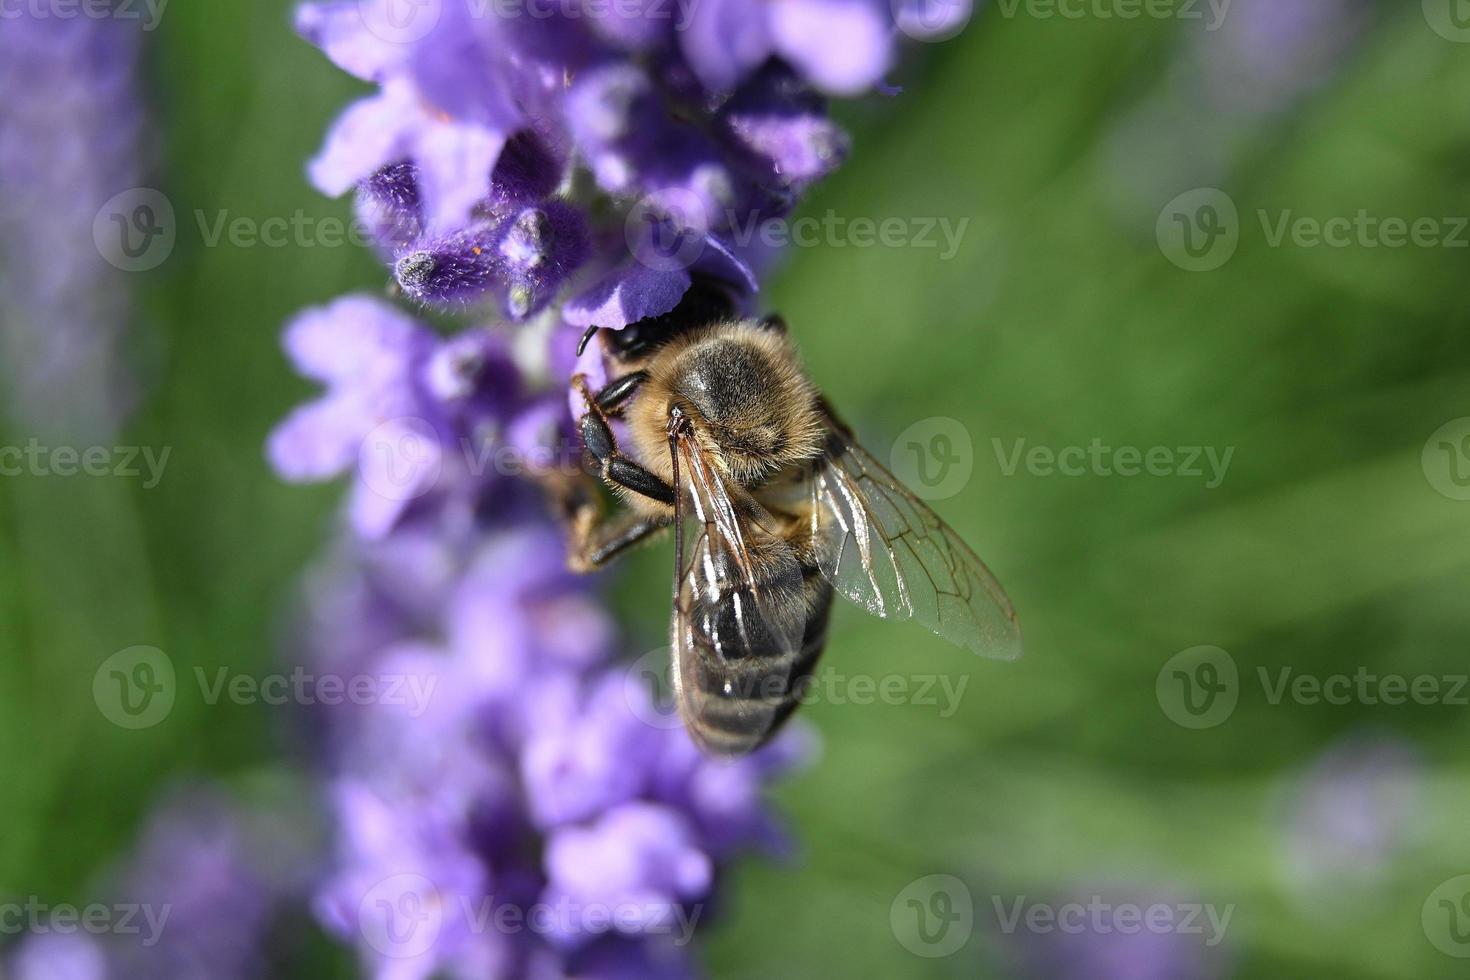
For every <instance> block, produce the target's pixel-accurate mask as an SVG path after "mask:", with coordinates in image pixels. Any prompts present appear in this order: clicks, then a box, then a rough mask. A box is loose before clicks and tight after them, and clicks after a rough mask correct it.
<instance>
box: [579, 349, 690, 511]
mask: <svg viewBox="0 0 1470 980" xmlns="http://www.w3.org/2000/svg"><path fill="white" fill-rule="evenodd" d="M629 377H630V378H632V377H637V376H636V375H629ZM642 380H643V379H642V378H638V379H637V380H636V381H634V382H631V383H625V382H624V381H623V380H622V379H620V380H618V381H615V382H613V383H612V385H609V386H608V389H604V394H606V393H607V392H608V391H609V390H611V391H612V392H613V393H614V397H611V398H599V397H597V396H594V395H592V394H591V393H590V392H589V391H588V390H587V379H586V378H584V377H583V376H582V375H580V374H579V375H577V376H576V377H575V378H574V379H573V383H574V384H576V385H577V387H578V390H579V391H580V392H581V393H582V397H583V398H584V399H585V400H586V402H587V404H588V405H590V406H592V410H591V411H589V412H587V413H586V414H584V415H583V416H582V420H581V423H580V425H579V428H580V429H581V432H582V445H583V446H584V447H585V448H586V450H587V452H588V454H589V455H590V456H591V457H592V460H593V462H594V463H596V464H597V469H598V475H599V476H601V477H602V479H603V481H604V482H606V483H607V484H608V485H609V486H612V487H614V488H617V487H621V488H622V489H624V490H629V491H632V492H633V493H636V494H640V495H641V496H644V497H647V498H648V499H650V500H656V501H658V502H659V503H663V504H668V505H670V506H673V504H674V500H675V495H674V488H673V487H671V486H669V484H668V483H666V482H664V481H663V480H661V479H660V478H659V477H657V476H656V475H654V474H653V473H650V472H649V471H648V470H647V469H645V468H644V467H643V466H641V465H639V464H638V463H635V462H634V461H633V460H631V459H629V458H628V457H627V456H624V455H623V453H622V451H621V450H619V449H618V441H617V437H616V436H614V435H613V430H612V426H611V425H609V424H608V420H607V419H608V416H607V411H608V409H606V408H604V407H603V401H604V400H606V401H608V402H609V403H610V404H611V406H612V407H614V408H615V407H617V406H618V405H621V404H622V403H623V402H625V401H626V400H627V399H628V397H629V396H631V394H632V392H633V390H636V388H637V386H638V384H641V383H642ZM624 385H626V386H625V387H619V386H624Z"/></svg>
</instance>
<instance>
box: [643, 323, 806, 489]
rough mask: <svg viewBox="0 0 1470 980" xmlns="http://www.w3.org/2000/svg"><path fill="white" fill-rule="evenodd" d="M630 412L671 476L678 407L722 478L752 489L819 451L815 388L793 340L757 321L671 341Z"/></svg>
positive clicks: (648, 456) (647, 458)
mask: <svg viewBox="0 0 1470 980" xmlns="http://www.w3.org/2000/svg"><path fill="white" fill-rule="evenodd" d="M647 370H648V381H647V382H646V383H645V384H644V386H643V388H642V389H641V390H640V391H639V392H638V397H637V398H636V399H635V400H634V404H633V406H632V408H631V410H630V412H629V415H628V422H629V427H630V435H631V436H632V440H633V443H634V446H635V447H636V449H637V451H638V454H639V457H640V459H641V460H642V462H643V464H644V465H645V466H647V467H648V468H649V469H651V470H653V471H654V472H655V473H657V474H658V475H659V476H661V477H662V478H664V479H665V480H670V481H671V480H672V477H673V468H672V465H671V463H670V460H669V449H668V445H669V444H668V423H669V417H670V413H671V411H672V410H673V408H674V406H676V405H677V406H678V407H679V408H680V409H682V410H683V411H684V413H685V414H686V415H687V416H688V417H689V418H690V420H691V422H692V423H693V429H694V438H695V439H696V440H698V442H699V445H700V448H701V449H702V450H703V451H704V454H705V456H706V457H707V458H708V459H709V460H710V461H711V463H712V465H713V466H715V467H716V468H717V469H718V470H719V472H720V475H721V476H723V477H724V478H725V479H727V480H730V481H733V482H735V483H736V484H739V485H741V486H744V487H747V488H750V487H756V486H759V485H760V484H762V483H764V482H765V481H766V480H767V479H769V478H770V477H771V476H772V475H774V474H775V473H777V472H779V471H780V470H782V469H784V468H786V467H788V466H792V465H796V464H800V463H803V462H805V461H807V460H810V459H813V458H815V457H817V456H818V455H820V454H821V451H822V444H823V438H824V436H825V429H824V427H823V425H822V416H821V412H820V410H819V409H818V395H817V390H816V388H815V386H813V384H812V383H811V381H810V379H808V378H807V376H806V373H805V372H804V371H803V370H802V367H801V362H800V360H799V359H798V357H797V354H796V351H795V349H794V348H793V347H792V345H791V343H790V341H789V340H788V339H787V338H786V337H785V336H784V335H782V334H778V333H775V332H774V331H771V330H767V329H764V328H762V327H760V326H758V325H756V324H753V323H724V324H716V325H714V326H711V327H709V328H708V329H705V330H700V331H697V332H695V333H692V334H690V335H689V336H686V337H681V338H679V339H678V340H676V341H674V342H672V343H671V344H669V345H668V346H667V347H666V348H664V349H663V350H660V351H659V352H658V354H657V355H656V356H655V357H654V358H653V360H652V361H650V362H649V365H648V368H647Z"/></svg>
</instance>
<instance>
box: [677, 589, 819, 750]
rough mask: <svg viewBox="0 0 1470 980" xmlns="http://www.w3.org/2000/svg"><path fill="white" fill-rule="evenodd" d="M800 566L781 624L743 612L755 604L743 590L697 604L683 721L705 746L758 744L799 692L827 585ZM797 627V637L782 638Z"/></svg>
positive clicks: (812, 655) (814, 652)
mask: <svg viewBox="0 0 1470 980" xmlns="http://www.w3.org/2000/svg"><path fill="white" fill-rule="evenodd" d="M802 571H803V582H802V585H801V594H800V595H793V596H790V597H789V600H788V601H789V605H790V607H791V609H792V612H793V615H794V616H795V617H796V620H794V621H792V622H788V623H786V624H775V625H773V624H766V623H758V622H753V621H752V620H753V619H754V617H748V616H744V613H745V612H746V611H747V610H750V609H753V608H754V605H753V601H752V598H751V596H750V595H749V590H748V589H737V590H733V592H732V593H731V594H728V595H726V596H725V597H723V598H722V599H719V600H715V601H712V602H701V603H697V604H696V606H695V610H694V623H695V629H694V634H695V635H694V644H693V646H694V648H695V651H696V656H695V657H694V658H693V661H694V662H693V663H691V664H689V665H688V667H687V670H686V671H685V672H684V673H685V678H686V681H685V683H686V684H687V685H689V686H690V687H691V688H692V690H690V691H688V692H687V693H688V695H689V696H688V697H686V699H685V703H686V707H687V708H688V709H689V710H688V717H687V718H686V721H687V722H688V724H689V729H690V732H691V733H692V734H693V735H694V737H695V739H696V741H698V742H700V743H701V744H702V745H703V746H704V747H705V748H706V749H708V750H709V751H712V752H717V753H721V754H726V755H738V754H742V753H745V752H749V751H751V750H752V749H755V748H757V747H758V746H760V745H761V744H762V743H763V742H765V741H766V740H768V739H769V738H770V737H771V736H772V735H774V734H775V733H776V732H777V731H778V730H779V729H780V727H781V725H782V724H783V723H784V722H785V721H786V719H787V718H788V717H789V716H790V715H791V713H792V712H793V711H794V710H796V708H797V707H798V706H799V705H800V704H801V702H802V700H803V699H804V697H805V694H806V692H807V689H808V687H809V685H810V678H811V675H812V671H813V669H814V668H815V667H816V663H817V660H818V658H819V657H820V656H821V654H822V650H823V648H824V647H825V646H826V643H827V620H828V616H829V613H830V611H831V606H832V589H831V587H830V586H829V585H828V584H827V583H826V582H825V581H824V580H823V579H822V577H821V574H820V572H819V571H818V570H817V568H816V567H815V566H812V567H810V568H803V570H802ZM742 592H744V593H746V594H745V595H741V594H740V593H742ZM742 617H744V618H742ZM742 627H743V628H742ZM798 630H799V631H800V638H801V639H800V643H799V644H796V643H793V642H792V641H791V639H787V637H791V638H792V639H794V637H795V636H796V634H797V631H798Z"/></svg>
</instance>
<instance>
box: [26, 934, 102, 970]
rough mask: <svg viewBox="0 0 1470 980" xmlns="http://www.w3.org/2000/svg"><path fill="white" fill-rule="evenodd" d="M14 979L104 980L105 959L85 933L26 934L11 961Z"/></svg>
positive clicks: (95, 942)
mask: <svg viewBox="0 0 1470 980" xmlns="http://www.w3.org/2000/svg"><path fill="white" fill-rule="evenodd" d="M11 970H12V973H11V974H10V975H11V976H14V978H15V980H106V978H107V959H106V957H105V956H103V953H102V948H101V946H99V945H98V942H97V940H96V939H94V938H93V937H91V936H88V935H85V934H80V933H78V934H71V935H61V934H56V933H48V934H39V935H29V936H27V937H26V938H25V939H24V940H23V941H22V942H21V944H20V946H19V947H18V948H17V949H16V950H15V953H14V958H13V959H12V960H11Z"/></svg>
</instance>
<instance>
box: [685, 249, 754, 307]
mask: <svg viewBox="0 0 1470 980" xmlns="http://www.w3.org/2000/svg"><path fill="white" fill-rule="evenodd" d="M694 270H695V271H696V272H703V273H705V274H706V275H709V276H713V277H714V278H716V279H719V280H721V281H722V282H725V283H728V284H729V285H731V286H735V287H737V288H740V287H743V288H744V289H745V290H747V291H748V292H752V293H754V292H758V291H759V290H760V283H759V282H758V281H757V280H756V277H755V270H753V269H752V268H751V267H750V265H749V264H748V263H747V262H746V261H745V260H744V259H742V258H741V257H740V256H739V255H736V254H735V250H734V249H732V248H731V247H730V246H729V245H726V244H725V243H724V242H722V241H720V239H718V238H716V237H715V236H714V235H709V236H707V237H706V238H705V241H704V248H703V249H702V250H701V251H700V253H699V258H697V259H695V260H694Z"/></svg>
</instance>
